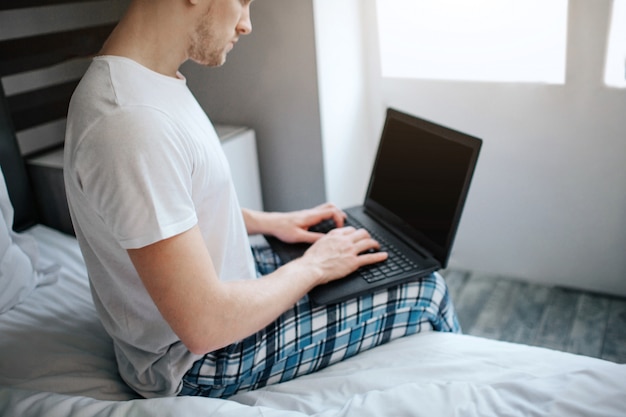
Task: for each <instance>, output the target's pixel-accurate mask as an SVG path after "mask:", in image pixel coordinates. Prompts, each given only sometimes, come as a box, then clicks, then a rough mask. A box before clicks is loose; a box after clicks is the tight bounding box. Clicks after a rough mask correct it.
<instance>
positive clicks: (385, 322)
mask: <svg viewBox="0 0 626 417" xmlns="http://www.w3.org/2000/svg"><path fill="white" fill-rule="evenodd" d="M253 252H254V257H255V260H256V262H257V269H258V270H259V272H260V273H261V274H267V273H270V272H271V271H273V270H274V269H275V268H276V267H278V266H279V265H280V261H279V260H278V258H277V257H276V256H275V255H274V253H273V252H272V251H271V249H269V248H253ZM432 330H435V331H447V332H460V326H459V323H458V320H457V317H456V313H455V311H454V307H453V306H452V303H451V301H450V299H449V295H448V289H447V287H446V284H445V281H444V280H443V278H442V277H441V276H440V275H439V274H436V273H435V274H431V275H430V276H428V277H426V278H424V279H422V280H420V281H418V282H412V283H409V284H404V285H400V286H398V287H393V288H390V289H389V290H384V291H380V292H378V293H376V294H373V295H367V296H363V297H359V298H356V299H354V300H350V301H347V302H344V303H340V304H335V305H329V306H313V305H312V304H311V303H310V302H309V300H308V297H306V296H305V297H304V298H303V299H302V300H300V301H299V302H298V303H297V304H296V305H295V306H294V307H293V308H292V309H290V310H288V311H287V312H285V313H284V314H283V315H281V316H280V317H279V318H278V319H277V320H276V321H275V322H274V323H272V324H270V325H269V326H267V327H266V328H265V329H263V330H261V331H259V332H258V333H256V334H254V335H252V336H249V337H248V338H246V339H244V340H242V341H240V342H238V343H234V344H232V345H230V346H227V347H225V348H223V349H220V350H217V351H214V352H211V353H208V354H206V355H205V356H204V357H203V358H202V359H200V360H198V361H197V362H196V363H195V364H194V365H193V367H192V368H191V369H190V370H189V371H188V372H187V374H186V375H185V377H184V378H183V389H182V391H181V393H180V395H200V396H207V397H219V398H227V397H229V396H231V395H233V394H235V393H237V392H240V391H247V390H253V389H256V388H260V387H263V386H266V385H269V384H274V383H278V382H284V381H288V380H290V379H293V378H296V377H298V376H301V375H305V374H309V373H312V372H315V371H317V370H319V369H322V368H324V367H326V366H329V365H332V364H333V363H336V362H339V361H341V360H343V359H346V358H349V357H351V356H354V355H356V354H357V353H358V352H361V351H365V350H367V349H370V348H373V347H375V346H378V345H381V344H383V343H386V342H389V341H390V340H393V339H396V338H399V337H402V336H406V335H409V334H413V333H417V332H420V331H432Z"/></svg>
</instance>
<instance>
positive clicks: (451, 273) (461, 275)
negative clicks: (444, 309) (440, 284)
mask: <svg viewBox="0 0 626 417" xmlns="http://www.w3.org/2000/svg"><path fill="white" fill-rule="evenodd" d="M441 275H443V277H444V278H445V280H446V284H447V285H448V292H449V294H450V298H451V299H452V303H453V304H455V305H456V300H458V299H459V298H461V292H462V291H463V288H464V287H465V283H466V282H467V280H468V278H469V272H467V271H457V270H448V271H441Z"/></svg>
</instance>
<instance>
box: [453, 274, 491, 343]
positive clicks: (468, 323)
mask: <svg viewBox="0 0 626 417" xmlns="http://www.w3.org/2000/svg"><path fill="white" fill-rule="evenodd" d="M495 283H496V279H495V277H491V276H486V275H478V274H472V275H470V277H469V279H468V281H467V282H466V283H465V287H464V288H463V294H462V296H461V297H460V298H459V299H458V300H457V301H456V303H455V306H456V311H457V315H458V317H459V322H460V324H461V328H462V330H463V332H465V333H468V334H472V328H473V326H474V323H475V322H476V319H477V318H478V315H479V314H480V312H481V310H482V308H483V305H484V304H485V302H486V301H487V299H488V298H489V297H490V296H491V292H492V291H493V288H494V286H495Z"/></svg>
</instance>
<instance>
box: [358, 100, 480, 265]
mask: <svg viewBox="0 0 626 417" xmlns="http://www.w3.org/2000/svg"><path fill="white" fill-rule="evenodd" d="M392 121H400V122H402V123H404V124H406V125H408V126H410V127H411V128H413V129H416V134H417V133H419V132H420V131H423V132H427V133H429V134H434V135H437V136H439V137H442V138H443V139H445V140H449V141H453V142H456V143H458V144H461V145H463V146H465V147H467V148H468V149H469V150H470V152H471V154H470V156H469V158H468V164H467V165H468V166H467V170H466V175H465V180H464V183H463V185H462V187H461V192H460V196H459V199H458V203H457V206H456V209H455V210H454V214H453V216H452V221H451V223H450V228H449V229H448V231H447V233H446V237H445V239H444V240H445V241H444V243H443V245H442V244H439V243H437V242H436V241H434V240H433V239H431V238H429V237H428V236H427V235H426V234H424V233H422V232H420V231H419V230H414V229H413V228H412V227H409V226H408V224H407V223H406V222H405V221H403V220H402V219H401V218H400V217H398V216H397V215H396V214H395V213H393V212H392V211H390V210H388V209H386V208H385V207H384V206H382V205H380V204H379V203H378V202H376V201H375V200H374V199H372V198H371V194H372V188H373V184H374V181H375V179H376V178H375V173H376V172H377V171H376V170H377V168H378V164H379V158H380V154H381V149H382V148H383V145H384V141H385V140H386V138H387V137H388V135H389V125H390V122H392ZM481 146H482V140H481V139H479V138H477V137H475V136H471V135H468V134H465V133H462V132H460V131H457V130H454V129H451V128H448V127H445V126H442V125H440V124H437V123H434V122H431V121H429V120H425V119H422V118H419V117H416V116H412V115H409V114H406V113H403V112H400V111H398V110H395V109H392V108H389V109H387V115H386V119H385V125H384V127H383V131H382V135H381V139H380V144H379V147H378V151H377V155H376V159H375V163H374V167H373V169H372V175H371V176H370V182H369V185H368V189H367V193H366V197H365V203H364V206H365V209H366V211H369V212H371V213H372V214H374V215H375V216H376V217H377V218H379V219H381V220H382V221H383V222H384V223H386V224H387V225H388V226H390V228H391V229H392V230H396V231H401V235H400V238H403V240H404V241H407V242H408V243H410V241H411V240H414V241H416V242H418V243H419V245H420V246H421V247H422V249H426V250H427V251H428V252H429V253H430V254H431V255H432V256H433V257H434V258H435V259H437V261H438V262H439V263H440V264H441V267H442V268H445V267H446V266H447V263H448V259H449V257H450V253H451V252H452V246H453V243H454V239H455V237H456V231H457V229H458V226H459V223H460V220H461V214H462V212H463V208H464V206H465V201H466V199H467V195H468V192H469V188H470V183H471V180H472V177H473V174H474V171H475V168H476V163H477V161H478V155H479V152H480V148H481ZM402 234H404V235H405V236H402ZM407 238H408V239H407Z"/></svg>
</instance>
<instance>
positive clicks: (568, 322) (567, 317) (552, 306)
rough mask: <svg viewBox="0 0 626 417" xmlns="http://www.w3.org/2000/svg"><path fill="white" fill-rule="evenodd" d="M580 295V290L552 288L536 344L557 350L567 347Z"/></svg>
mask: <svg viewBox="0 0 626 417" xmlns="http://www.w3.org/2000/svg"><path fill="white" fill-rule="evenodd" d="M579 297H580V292H579V291H573V290H568V289H564V288H554V289H552V291H551V294H550V299H549V300H548V307H547V308H546V309H545V310H544V315H543V317H542V320H541V327H540V329H539V333H538V334H537V337H536V338H535V341H534V344H535V345H537V346H544V347H548V348H551V349H556V350H566V349H567V343H568V341H569V335H570V331H571V329H572V326H573V322H574V317H575V316H576V306H577V305H578V298H579Z"/></svg>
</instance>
